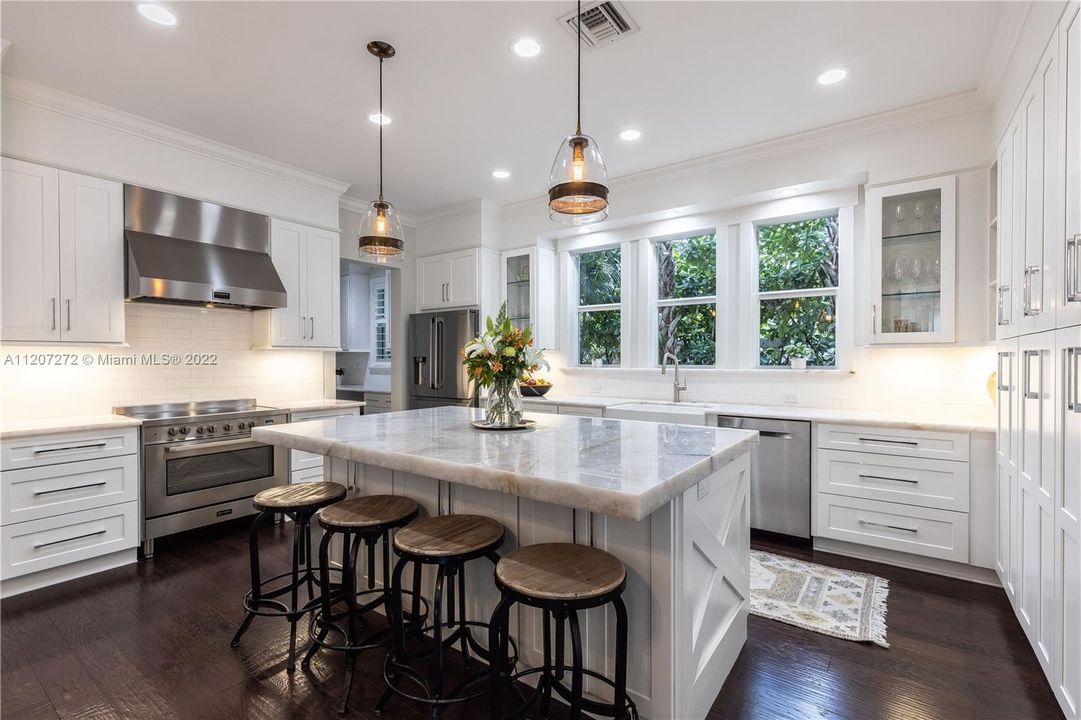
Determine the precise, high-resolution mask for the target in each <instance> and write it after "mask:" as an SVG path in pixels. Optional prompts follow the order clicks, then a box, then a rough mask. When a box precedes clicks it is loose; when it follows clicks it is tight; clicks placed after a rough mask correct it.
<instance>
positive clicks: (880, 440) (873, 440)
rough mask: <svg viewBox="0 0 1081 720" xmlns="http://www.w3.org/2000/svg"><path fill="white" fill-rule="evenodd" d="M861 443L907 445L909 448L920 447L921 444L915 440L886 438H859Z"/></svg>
mask: <svg viewBox="0 0 1081 720" xmlns="http://www.w3.org/2000/svg"><path fill="white" fill-rule="evenodd" d="M859 441H860V442H861V443H864V442H866V443H884V444H886V445H907V446H908V447H919V446H920V444H919V443H918V442H916V441H915V440H886V439H884V438H868V437H861V438H859Z"/></svg>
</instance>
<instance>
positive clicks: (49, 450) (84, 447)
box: [34, 442, 108, 455]
mask: <svg viewBox="0 0 1081 720" xmlns="http://www.w3.org/2000/svg"><path fill="white" fill-rule="evenodd" d="M106 445H108V443H103V442H99V443H89V444H87V445H65V446H64V447H58V448H46V449H44V450H35V451H34V454H35V455H45V454H46V453H54V452H63V451H65V450H90V449H91V448H101V447H105V446H106Z"/></svg>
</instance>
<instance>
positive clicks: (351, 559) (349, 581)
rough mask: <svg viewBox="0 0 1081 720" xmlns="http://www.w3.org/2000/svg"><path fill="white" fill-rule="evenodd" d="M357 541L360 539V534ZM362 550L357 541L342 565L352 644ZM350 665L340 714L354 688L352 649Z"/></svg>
mask: <svg viewBox="0 0 1081 720" xmlns="http://www.w3.org/2000/svg"><path fill="white" fill-rule="evenodd" d="M356 540H357V541H359V540H360V536H359V535H358V536H357V538H356ZM342 544H344V545H348V544H349V536H348V535H346V536H345V537H343V538H342ZM359 552H360V547H359V545H358V543H357V542H354V543H353V544H352V548H351V552H350V553H349V555H348V556H347V557H346V558H345V564H344V565H343V566H342V587H343V588H344V590H345V606H346V613H347V614H348V618H347V624H346V627H347V628H348V634H347V636H346V637H347V638H348V640H349V645H350V646H355V645H356V644H357V641H358V638H357V617H356V615H357V555H358V554H359ZM347 654H348V655H349V667H348V668H346V671H345V693H344V694H343V695H342V704H341V707H339V708H338V713H339V714H340V715H344V714H345V710H346V708H348V707H349V693H350V692H352V690H353V671H354V669H355V668H356V664H357V651H355V650H351V651H349V653H347Z"/></svg>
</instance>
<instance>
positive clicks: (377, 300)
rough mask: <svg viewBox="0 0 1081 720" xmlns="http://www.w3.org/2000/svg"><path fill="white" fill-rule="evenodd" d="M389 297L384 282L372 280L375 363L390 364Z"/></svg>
mask: <svg viewBox="0 0 1081 720" xmlns="http://www.w3.org/2000/svg"><path fill="white" fill-rule="evenodd" d="M389 318H390V297H389V296H388V295H387V281H386V280H372V350H373V351H374V353H375V358H374V361H375V362H376V363H382V364H386V363H389V362H390V333H389V331H388V329H387V327H388V320H389Z"/></svg>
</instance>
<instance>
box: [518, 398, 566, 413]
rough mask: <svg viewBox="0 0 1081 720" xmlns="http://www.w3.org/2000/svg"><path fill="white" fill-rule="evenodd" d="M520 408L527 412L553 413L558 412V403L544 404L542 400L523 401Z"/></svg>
mask: <svg viewBox="0 0 1081 720" xmlns="http://www.w3.org/2000/svg"><path fill="white" fill-rule="evenodd" d="M522 409H523V410H525V411H526V412H527V413H548V414H549V415H554V414H556V413H558V412H559V406H558V405H552V404H551V403H548V404H544V403H543V402H536V401H525V402H523V403H522Z"/></svg>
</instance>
